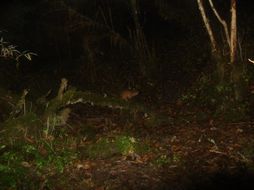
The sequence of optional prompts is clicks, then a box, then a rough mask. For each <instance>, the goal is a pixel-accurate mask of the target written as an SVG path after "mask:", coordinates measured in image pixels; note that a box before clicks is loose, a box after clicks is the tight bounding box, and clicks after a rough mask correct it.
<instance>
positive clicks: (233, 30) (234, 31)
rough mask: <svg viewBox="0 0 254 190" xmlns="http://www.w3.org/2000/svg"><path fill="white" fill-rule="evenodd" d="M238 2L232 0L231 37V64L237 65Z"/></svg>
mask: <svg viewBox="0 0 254 190" xmlns="http://www.w3.org/2000/svg"><path fill="white" fill-rule="evenodd" d="M236 17H237V16H236V0H231V35H230V63H231V64H235V63H236V54H237V20H236Z"/></svg>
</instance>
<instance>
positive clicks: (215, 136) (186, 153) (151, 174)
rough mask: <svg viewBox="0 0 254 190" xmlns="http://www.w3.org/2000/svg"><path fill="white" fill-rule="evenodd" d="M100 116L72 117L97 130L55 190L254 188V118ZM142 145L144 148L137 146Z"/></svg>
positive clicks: (82, 145)
mask: <svg viewBox="0 0 254 190" xmlns="http://www.w3.org/2000/svg"><path fill="white" fill-rule="evenodd" d="M85 112H86V113H87V111H85ZM99 115H100V116H99V117H98V115H97V116H93V118H91V117H90V118H89V117H84V112H83V113H82V111H81V112H80V110H79V113H78V114H73V115H72V120H73V122H74V123H75V122H76V126H77V125H78V124H77V122H78V123H79V125H80V126H81V125H82V126H84V124H86V125H87V126H94V127H95V128H96V134H95V136H94V138H92V139H90V140H89V138H86V139H82V140H81V141H80V143H79V144H78V145H75V146H76V147H77V151H78V152H79V153H80V155H81V156H80V157H79V159H76V160H74V161H73V162H72V163H71V164H69V165H68V167H67V168H66V169H65V170H64V172H63V173H62V174H61V175H59V174H56V175H55V176H52V177H53V179H54V184H55V185H56V184H57V185H56V186H55V189H77V190H79V189H80V190H81V189H96V190H106V189H133V190H134V189H136V190H138V189H172V190H178V189H183V190H184V189H248V188H250V187H249V186H248V185H250V184H251V185H252V188H253V187H254V183H253V181H252V180H253V179H254V148H253V147H254V123H252V122H239V123H223V122H222V121H214V120H208V121H202V122H195V121H190V122H189V121H187V120H182V121H179V119H181V117H182V118H184V117H183V116H180V115H175V116H174V118H173V122H172V123H164V124H162V125H159V126H152V127H147V126H145V125H143V124H142V122H139V121H137V122H134V123H132V122H126V120H125V121H124V122H122V121H121V120H119V118H117V117H115V118H112V115H114V114H112V113H110V114H109V113H106V112H105V113H104V114H103V113H102V114H99ZM109 117H111V118H109ZM169 117H171V116H169ZM105 118H108V119H105ZM75 130H78V131H79V132H80V129H78V128H76V129H75ZM95 139H96V140H95ZM102 139H104V140H105V139H107V140H106V141H103V140H102ZM117 139H118V140H117ZM119 139H120V140H119ZM102 141H103V142H104V143H102V144H104V145H102V147H99V148H95V147H96V146H95V145H94V144H97V146H101V145H100V142H102ZM98 142H99V143H98ZM106 142H115V143H116V144H115V145H113V146H116V147H119V146H120V150H121V151H119V149H118V151H117V150H115V149H114V148H112V146H107V145H105V144H106ZM132 143H133V144H132ZM119 144H120V145H119ZM136 144H140V145H141V147H143V148H136V147H138V146H136ZM91 146H92V147H94V148H91V149H90V153H88V152H87V151H82V150H83V149H84V150H87V147H91ZM94 149H95V150H94ZM106 149H110V151H109V150H106ZM141 149H142V150H141ZM82 152H83V156H82ZM91 152H92V153H91Z"/></svg>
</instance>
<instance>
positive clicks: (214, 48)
mask: <svg viewBox="0 0 254 190" xmlns="http://www.w3.org/2000/svg"><path fill="white" fill-rule="evenodd" d="M197 3H198V8H199V10H200V14H201V16H202V19H203V22H204V24H205V27H206V30H207V33H208V35H209V38H210V41H211V48H212V53H215V52H217V45H216V41H215V38H214V34H213V31H212V27H211V25H210V22H209V19H208V18H207V15H206V12H205V9H204V5H203V0H197Z"/></svg>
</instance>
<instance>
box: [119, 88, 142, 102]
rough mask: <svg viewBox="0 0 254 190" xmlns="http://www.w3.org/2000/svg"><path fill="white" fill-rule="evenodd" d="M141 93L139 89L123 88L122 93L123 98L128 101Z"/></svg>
mask: <svg viewBox="0 0 254 190" xmlns="http://www.w3.org/2000/svg"><path fill="white" fill-rule="evenodd" d="M138 94H139V91H137V90H123V91H122V92H121V94H120V97H121V99H123V100H125V101H128V100H130V99H132V98H133V97H135V96H137V95H138Z"/></svg>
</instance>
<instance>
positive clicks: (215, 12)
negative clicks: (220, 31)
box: [209, 0, 230, 48]
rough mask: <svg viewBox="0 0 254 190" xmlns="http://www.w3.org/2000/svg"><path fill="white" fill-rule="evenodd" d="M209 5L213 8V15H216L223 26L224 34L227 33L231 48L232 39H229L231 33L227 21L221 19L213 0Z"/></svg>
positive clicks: (210, 0)
mask: <svg viewBox="0 0 254 190" xmlns="http://www.w3.org/2000/svg"><path fill="white" fill-rule="evenodd" d="M209 4H210V6H211V8H212V10H213V13H214V14H215V16H216V18H217V19H218V21H219V22H220V23H221V24H222V26H223V28H224V32H225V35H226V39H227V43H228V47H229V48H230V37H229V32H228V25H227V23H226V21H225V20H223V19H222V18H221V16H220V15H219V13H218V11H217V10H216V8H215V7H214V5H213V1H212V0H209Z"/></svg>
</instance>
